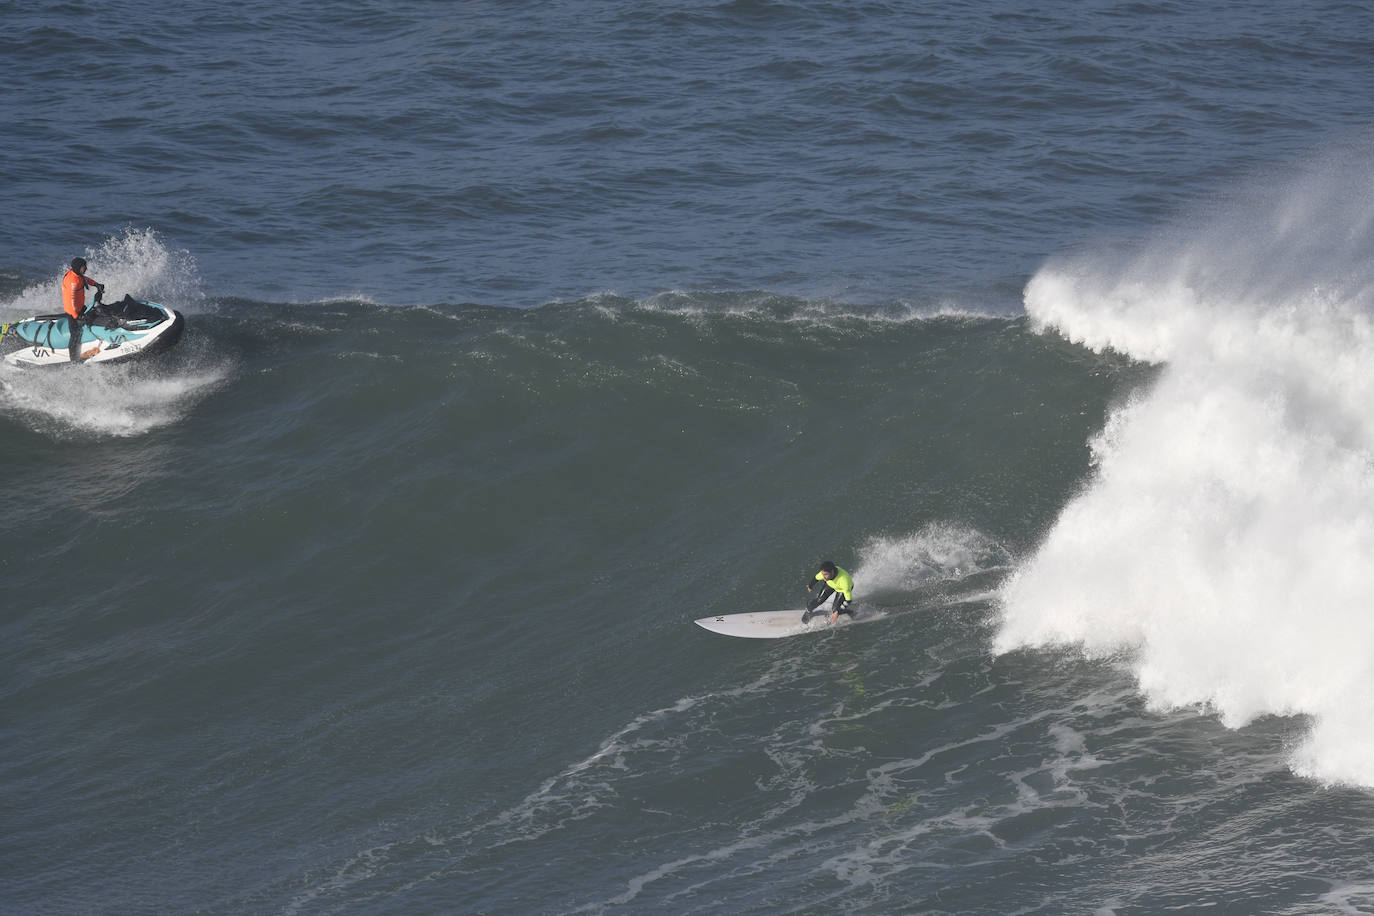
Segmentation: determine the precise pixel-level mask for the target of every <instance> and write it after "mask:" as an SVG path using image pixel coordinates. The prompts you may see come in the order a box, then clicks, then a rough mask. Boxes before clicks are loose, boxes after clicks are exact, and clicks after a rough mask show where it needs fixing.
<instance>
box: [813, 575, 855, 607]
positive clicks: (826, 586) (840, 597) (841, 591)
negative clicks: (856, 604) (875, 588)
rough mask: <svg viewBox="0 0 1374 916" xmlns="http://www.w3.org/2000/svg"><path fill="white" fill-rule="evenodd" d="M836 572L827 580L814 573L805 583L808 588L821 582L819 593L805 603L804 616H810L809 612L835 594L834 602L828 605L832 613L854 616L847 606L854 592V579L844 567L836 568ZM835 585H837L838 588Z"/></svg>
mask: <svg viewBox="0 0 1374 916" xmlns="http://www.w3.org/2000/svg"><path fill="white" fill-rule="evenodd" d="M836 573H837V574H836V576H835V578H833V579H831V580H830V581H829V582H827V581H826V580H825V579H822V578H821V574H820V573H816V575H815V577H814V578H813V579H811V580H810V581H808V582H807V583H806V587H807V588H808V589H810V588H811V587H812V586H814V585H815V583H817V582H819V583H821V590H820V593H819V594H818V595H816V597H814V598H812V599H811V600H810V601H808V602H807V603H806V616H807V617H808V618H809V617H810V616H811V613H812V612H813V611H815V610H816V608H818V607H820V606H821V605H822V604H824V603H825V602H826V600H827V599H828V598H829V597H830V596H831V595H834V596H835V603H834V604H832V605H831V606H830V610H831V611H832V612H833V613H839V614H848V615H849V616H850V617H853V616H854V611H853V610H852V609H851V608H850V607H849V602H850V600H851V598H852V596H853V594H854V580H853V579H852V578H851V577H850V575H849V573H848V571H846V570H844V569H839V568H837V569H836ZM832 583H833V584H832ZM835 586H839V588H836V587H835Z"/></svg>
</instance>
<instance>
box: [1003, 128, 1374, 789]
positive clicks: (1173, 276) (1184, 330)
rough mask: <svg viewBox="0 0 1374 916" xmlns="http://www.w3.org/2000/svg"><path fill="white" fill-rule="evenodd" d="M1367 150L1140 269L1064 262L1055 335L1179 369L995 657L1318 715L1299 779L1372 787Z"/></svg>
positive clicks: (1181, 696) (1103, 476) (1133, 405)
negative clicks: (1065, 657)
mask: <svg viewBox="0 0 1374 916" xmlns="http://www.w3.org/2000/svg"><path fill="white" fill-rule="evenodd" d="M1367 149H1368V147H1367V143H1363V142H1361V143H1356V144H1352V146H1351V147H1350V148H1347V149H1342V150H1339V151H1336V152H1334V153H1330V154H1328V155H1325V156H1322V157H1318V158H1316V159H1315V161H1312V162H1308V163H1304V164H1303V165H1302V166H1301V167H1296V168H1294V169H1292V170H1291V171H1290V172H1288V173H1287V174H1281V175H1269V176H1265V177H1264V178H1263V179H1262V180H1261V181H1258V182H1256V184H1255V185H1253V186H1251V187H1248V188H1245V189H1242V191H1241V192H1240V193H1238V194H1237V195H1235V198H1234V199H1233V200H1232V201H1231V202H1229V203H1227V204H1225V205H1220V206H1217V207H1215V208H1214V209H1213V211H1212V212H1210V213H1207V214H1201V215H1194V217H1193V218H1190V219H1185V220H1181V221H1179V222H1178V223H1177V224H1175V225H1174V226H1173V227H1172V228H1171V229H1170V230H1167V231H1165V232H1163V233H1161V234H1160V236H1159V237H1158V238H1157V239H1156V240H1155V241H1154V243H1152V244H1151V245H1149V246H1146V247H1145V248H1144V250H1143V251H1141V252H1140V253H1139V254H1138V256H1136V257H1135V258H1134V259H1132V260H1130V261H1128V262H1126V263H1122V261H1121V259H1120V258H1115V257H1106V256H1101V255H1097V254H1092V253H1089V254H1084V255H1081V256H1078V257H1075V258H1071V259H1065V260H1062V261H1059V262H1056V263H1053V264H1050V265H1048V266H1046V267H1045V268H1044V269H1043V270H1041V271H1040V272H1039V273H1038V274H1037V275H1036V277H1035V278H1034V279H1033V280H1032V281H1031V283H1030V284H1029V286H1028V288H1027V291H1026V307H1027V310H1028V312H1029V314H1030V315H1031V317H1032V319H1033V321H1035V322H1036V323H1037V324H1038V325H1039V326H1040V327H1041V328H1042V329H1044V330H1047V331H1057V332H1059V333H1062V334H1063V335H1065V336H1067V337H1069V338H1071V339H1073V340H1076V341H1080V342H1083V343H1086V344H1088V345H1089V346H1092V347H1094V348H1098V349H1102V348H1108V347H1110V348H1114V349H1117V350H1120V351H1123V352H1125V353H1128V354H1130V355H1132V356H1135V357H1138V358H1140V359H1142V360H1149V361H1160V362H1162V363H1163V364H1164V366H1163V369H1162V372H1161V374H1160V376H1159V378H1158V379H1157V381H1156V382H1155V383H1154V384H1153V385H1152V386H1151V387H1150V388H1149V389H1148V390H1146V391H1141V392H1139V393H1138V394H1137V395H1136V396H1134V397H1133V398H1131V399H1130V400H1129V401H1128V402H1127V403H1124V404H1122V405H1121V406H1120V407H1119V408H1118V409H1117V410H1116V411H1115V412H1114V413H1113V415H1112V416H1111V419H1110V421H1109V422H1108V424H1107V426H1106V428H1105V429H1104V430H1103V431H1102V432H1101V434H1100V435H1099V436H1098V437H1097V438H1096V440H1095V441H1094V442H1093V443H1092V447H1093V452H1094V456H1095V461H1096V467H1095V471H1094V473H1093V475H1092V479H1091V480H1090V481H1089V482H1088V484H1087V485H1086V486H1085V488H1084V489H1083V490H1082V492H1081V493H1080V494H1079V495H1078V497H1077V498H1075V499H1074V500H1072V501H1071V502H1070V504H1069V505H1068V506H1067V507H1066V508H1065V509H1064V511H1063V512H1062V514H1061V515H1060V517H1059V519H1058V521H1057V522H1056V524H1055V525H1054V527H1053V529H1052V530H1051V531H1050V532H1049V533H1048V536H1047V537H1046V538H1045V540H1044V542H1043V544H1042V545H1041V546H1040V548H1039V550H1038V551H1037V552H1036V554H1035V555H1034V557H1033V558H1032V559H1031V560H1030V561H1029V562H1027V563H1026V564H1025V565H1024V566H1023V567H1022V568H1021V569H1020V570H1018V572H1017V573H1016V574H1015V575H1014V576H1013V577H1012V579H1011V580H1010V581H1009V583H1008V584H1007V586H1006V587H1005V589H1004V591H1003V596H1002V597H1003V605H1004V608H1003V614H1004V616H1003V621H1002V624H1001V628H1000V632H999V633H998V635H997V638H996V643H995V646H996V649H997V650H998V651H1000V652H1007V651H1010V650H1012V649H1014V648H1016V647H1020V646H1032V645H1044V644H1050V643H1081V644H1082V646H1083V647H1084V649H1085V650H1086V651H1087V652H1088V653H1089V654H1092V655H1111V654H1114V653H1125V655H1126V657H1129V658H1130V660H1131V665H1132V666H1133V668H1134V671H1135V674H1136V676H1137V678H1138V679H1139V683H1140V686H1141V689H1142V690H1143V691H1144V692H1145V693H1146V694H1147V696H1148V697H1149V699H1150V700H1151V701H1152V702H1153V703H1155V704H1156V705H1158V706H1161V707H1175V706H1184V705H1189V704H1205V705H1206V706H1208V707H1210V708H1211V709H1214V710H1215V711H1216V712H1217V713H1218V714H1219V715H1220V717H1221V719H1222V721H1223V722H1225V723H1226V724H1228V725H1232V726H1242V725H1245V724H1246V723H1249V722H1251V721H1252V720H1254V719H1255V718H1256V717H1259V716H1263V715H1268V714H1278V715H1290V714H1306V715H1309V716H1311V718H1312V726H1311V731H1310V734H1309V735H1308V737H1307V738H1306V739H1305V740H1304V741H1303V743H1302V744H1301V746H1300V747H1298V748H1297V749H1296V750H1295V751H1294V752H1293V755H1292V764H1293V766H1294V768H1295V769H1296V770H1297V771H1298V772H1300V773H1303V774H1306V775H1310V776H1313V777H1315V778H1317V779H1320V780H1323V781H1333V782H1352V783H1358V784H1363V785H1374V739H1371V738H1370V737H1369V735H1368V728H1367V723H1368V721H1369V719H1370V716H1371V714H1374V687H1371V685H1372V684H1374V658H1372V657H1371V655H1370V652H1369V647H1370V646H1371V645H1374V616H1372V615H1371V614H1370V612H1369V605H1370V598H1371V596H1374V566H1372V565H1371V564H1370V561H1369V560H1370V557H1371V556H1374V407H1371V405H1372V404H1374V371H1371V367H1374V327H1372V326H1371V308H1372V307H1374V297H1371V291H1372V290H1374V269H1371V267H1370V258H1369V255H1370V253H1371V251H1374V227H1371V221H1370V216H1369V214H1370V212H1371V211H1370V207H1369V203H1370V197H1371V192H1374V168H1371V166H1370V164H1369V162H1368V157H1367V156H1366V155H1364V153H1366V152H1367Z"/></svg>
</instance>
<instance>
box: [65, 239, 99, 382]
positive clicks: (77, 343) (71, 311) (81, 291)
mask: <svg viewBox="0 0 1374 916" xmlns="http://www.w3.org/2000/svg"><path fill="white" fill-rule="evenodd" d="M88 286H93V287H95V290H96V293H97V294H100V293H104V292H105V284H104V283H97V282H95V281H94V280H92V279H91V278H90V277H88V276H86V259H85V258H72V267H71V270H69V271H67V272H66V273H65V274H63V276H62V310H63V311H65V312H66V313H67V331H68V333H69V334H70V335H71V342H70V343H69V344H68V345H67V358H68V359H69V360H71V361H72V362H78V361H79V360H80V359H81V313H82V312H84V311H85V310H86V287H88Z"/></svg>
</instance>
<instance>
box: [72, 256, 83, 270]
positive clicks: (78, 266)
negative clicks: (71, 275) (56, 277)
mask: <svg viewBox="0 0 1374 916" xmlns="http://www.w3.org/2000/svg"><path fill="white" fill-rule="evenodd" d="M85 269H86V259H85V258H72V270H74V271H76V272H77V273H81V271H83V270H85Z"/></svg>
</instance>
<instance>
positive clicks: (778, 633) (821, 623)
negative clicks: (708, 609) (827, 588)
mask: <svg viewBox="0 0 1374 916" xmlns="http://www.w3.org/2000/svg"><path fill="white" fill-rule="evenodd" d="M803 613H805V611H804V610H803V609H802V608H797V609H796V610H795V611H753V612H751V613H748V614H723V615H721V616H718V617H703V618H701V619H700V620H698V621H696V625H697V626H699V627H704V628H706V629H708V630H710V631H711V632H712V633H724V634H725V635H726V636H744V637H746V638H748V639H781V638H782V637H784V636H797V635H799V634H801V633H816V632H818V631H820V630H831V629H834V628H835V627H842V626H846V625H848V624H849V623H850V622H851V620H852V618H851V617H850V616H849V615H848V614H841V615H840V619H839V620H837V621H835V623H834V624H831V623H830V611H829V609H825V610H821V609H817V611H816V613H815V614H813V615H812V617H811V620H810V621H809V622H807V623H802V614H803Z"/></svg>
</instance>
